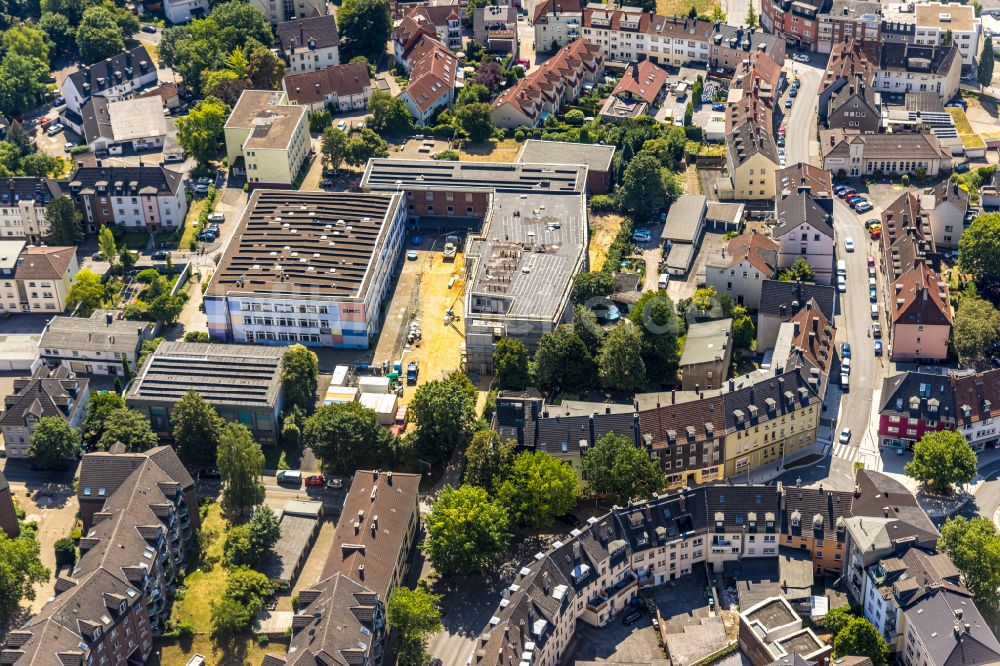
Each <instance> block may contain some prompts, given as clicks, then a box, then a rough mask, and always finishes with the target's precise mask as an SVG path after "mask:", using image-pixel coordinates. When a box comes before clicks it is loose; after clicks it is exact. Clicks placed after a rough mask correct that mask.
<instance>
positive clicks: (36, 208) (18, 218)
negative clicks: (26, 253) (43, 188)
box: [0, 199, 52, 242]
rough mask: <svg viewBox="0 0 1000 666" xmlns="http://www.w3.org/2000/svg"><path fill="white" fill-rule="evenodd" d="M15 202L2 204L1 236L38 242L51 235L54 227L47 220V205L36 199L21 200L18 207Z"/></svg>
mask: <svg viewBox="0 0 1000 666" xmlns="http://www.w3.org/2000/svg"><path fill="white" fill-rule="evenodd" d="M12 203H14V202H8V201H4V202H3V203H0V236H2V238H3V239H8V238H26V239H28V240H30V241H32V242H37V241H38V240H40V239H41V238H42V237H44V236H48V235H49V231H50V230H51V228H52V225H50V224H49V221H48V220H47V219H46V218H45V205H44V204H42V203H40V202H38V201H36V200H35V199H21V200H20V201H18V202H17V205H16V206H13V205H11V204H12Z"/></svg>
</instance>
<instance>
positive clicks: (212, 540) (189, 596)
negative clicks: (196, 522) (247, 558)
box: [170, 502, 229, 635]
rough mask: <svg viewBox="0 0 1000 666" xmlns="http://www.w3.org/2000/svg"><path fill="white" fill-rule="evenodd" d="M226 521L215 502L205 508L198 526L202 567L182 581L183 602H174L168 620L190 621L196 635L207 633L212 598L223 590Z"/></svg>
mask: <svg viewBox="0 0 1000 666" xmlns="http://www.w3.org/2000/svg"><path fill="white" fill-rule="evenodd" d="M228 528H229V521H228V520H226V519H225V518H223V516H222V507H221V506H220V505H219V504H218V503H217V502H216V503H213V504H211V505H209V507H208V513H207V514H206V515H205V519H204V520H203V521H202V523H201V538H202V542H203V544H204V546H203V548H204V550H203V553H204V557H203V564H202V566H201V567H200V568H199V569H198V570H196V571H192V572H191V573H189V574H188V575H187V577H186V578H185V579H184V587H185V588H186V589H185V593H184V598H183V599H178V600H176V601H174V607H173V612H172V613H171V616H170V620H171V621H172V622H174V623H179V622H185V621H186V622H190V623H191V624H192V625H194V628H195V631H196V632H198V633H199V634H201V633H204V634H206V635H207V634H208V632H209V630H210V629H211V627H212V606H211V603H210V602H211V600H212V599H219V598H220V597H222V593H223V592H225V590H226V577H227V573H226V568H225V567H223V566H222V544H223V542H224V541H225V539H224V538H223V535H224V534H225V533H226V530H227V529H228Z"/></svg>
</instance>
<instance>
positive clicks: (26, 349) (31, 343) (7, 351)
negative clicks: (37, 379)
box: [0, 334, 41, 374]
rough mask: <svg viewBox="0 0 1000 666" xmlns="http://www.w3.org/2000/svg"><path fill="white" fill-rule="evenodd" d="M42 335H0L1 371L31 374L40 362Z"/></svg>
mask: <svg viewBox="0 0 1000 666" xmlns="http://www.w3.org/2000/svg"><path fill="white" fill-rule="evenodd" d="M39 339H41V336H40V335H32V334H23V335H0V372H24V373H28V374H30V373H31V371H32V370H34V369H35V368H36V367H37V365H38V363H39V360H38V341H39Z"/></svg>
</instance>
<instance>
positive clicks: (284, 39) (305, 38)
mask: <svg viewBox="0 0 1000 666" xmlns="http://www.w3.org/2000/svg"><path fill="white" fill-rule="evenodd" d="M274 32H275V46H276V47H277V48H278V51H279V52H280V53H281V57H282V58H283V59H284V61H285V65H286V69H285V74H286V75H291V74H303V73H305V72H315V71H317V70H321V69H324V68H326V67H336V66H337V65H339V64H340V34H339V33H338V32H337V19H336V18H335V17H334V15H333V14H322V15H319V16H311V17H308V18H301V19H295V20H293V21H283V22H282V23H279V24H278V27H277V28H275V31H274Z"/></svg>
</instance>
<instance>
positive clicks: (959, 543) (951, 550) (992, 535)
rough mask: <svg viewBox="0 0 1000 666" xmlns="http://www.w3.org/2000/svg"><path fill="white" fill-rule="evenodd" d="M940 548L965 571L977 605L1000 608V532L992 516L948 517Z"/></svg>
mask: <svg viewBox="0 0 1000 666" xmlns="http://www.w3.org/2000/svg"><path fill="white" fill-rule="evenodd" d="M938 548H939V549H941V550H943V551H944V552H946V553H948V556H949V557H950V558H951V561H952V562H954V563H955V567H957V568H958V570H959V571H961V572H962V577H963V579H964V581H965V585H966V587H968V588H969V591H970V592H972V594H973V596H974V597H975V598H976V602H977V603H978V604H982V605H984V606H985V607H986V608H988V609H990V610H991V611H993V612H996V611H997V610H998V609H1000V534H998V533H997V529H996V526H994V524H993V521H992V520H990V519H989V518H983V517H980V516H976V517H974V518H971V519H969V518H965V517H964V516H955V517H954V518H949V519H948V521H947V522H945V524H944V525H942V526H941V538H940V539H939V540H938Z"/></svg>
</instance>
